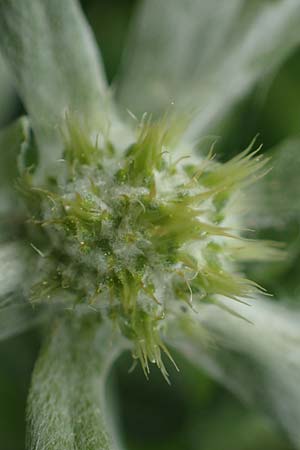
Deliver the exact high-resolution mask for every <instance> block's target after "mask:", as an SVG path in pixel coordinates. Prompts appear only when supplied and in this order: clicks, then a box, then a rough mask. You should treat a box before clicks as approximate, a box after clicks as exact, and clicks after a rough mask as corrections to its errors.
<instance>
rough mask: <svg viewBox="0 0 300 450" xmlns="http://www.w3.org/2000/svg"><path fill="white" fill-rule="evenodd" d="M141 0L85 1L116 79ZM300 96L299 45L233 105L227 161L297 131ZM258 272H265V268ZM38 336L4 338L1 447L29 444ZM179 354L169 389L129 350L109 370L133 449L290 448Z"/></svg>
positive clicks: (289, 280)
mask: <svg viewBox="0 0 300 450" xmlns="http://www.w3.org/2000/svg"><path fill="white" fill-rule="evenodd" d="M136 3H137V2H136V1H134V0H110V1H108V0H107V1H105V0H101V1H99V0H82V6H83V9H84V11H85V13H86V15H87V17H88V20H89V21H90V23H91V25H92V28H93V29H94V32H95V34H96V38H97V40H98V43H99V46H100V48H101V50H102V56H103V59H104V63H105V67H106V72H107V77H108V79H109V80H110V81H113V80H114V78H115V76H116V73H117V70H118V66H119V63H120V57H121V52H122V49H123V45H124V41H125V36H126V33H127V30H128V26H129V20H130V17H131V15H132V13H133V10H134V6H135V4H136ZM299 99H300V49H299V50H298V51H296V52H295V53H294V54H293V55H291V56H290V57H289V59H288V60H287V61H286V62H285V64H284V65H283V67H281V69H280V70H279V71H278V72H277V74H275V76H274V74H273V77H272V78H267V79H266V80H265V82H264V84H263V85H260V86H259V87H255V88H254V89H253V90H252V91H251V93H250V94H249V95H248V97H247V98H246V99H245V100H243V102H241V103H239V104H238V105H237V106H236V107H235V109H234V111H233V112H232V114H231V116H230V118H227V120H226V123H222V124H220V126H219V127H218V129H217V130H215V132H216V134H217V135H220V136H221V138H220V139H219V142H218V145H217V151H218V153H219V155H220V157H221V158H222V159H224V160H225V159H227V158H229V157H230V156H232V155H233V154H235V153H236V152H238V151H240V150H241V149H242V148H244V147H246V146H247V144H248V143H249V141H250V140H251V139H252V138H253V136H255V135H256V134H257V133H259V134H260V141H261V142H263V143H264V149H265V151H268V150H269V149H270V148H272V147H273V146H274V145H276V144H278V143H279V142H281V141H282V140H284V139H286V138H287V137H289V136H291V135H297V134H298V133H299V117H300V101H299ZM0 108H1V109H2V111H1V113H0V122H1V125H3V124H5V123H8V122H9V121H10V120H11V119H12V118H13V117H15V116H17V115H20V114H21V113H22V111H23V108H22V105H21V103H20V102H19V100H17V99H16V100H15V102H14V103H13V104H9V105H7V104H2V103H1V102H0ZM291 233H292V234H293V233H294V236H297V235H298V227H297V226H294V228H293V224H291ZM274 237H278V236H274ZM279 237H280V238H281V236H279ZM246 269H247V268H246ZM249 270H251V268H249ZM259 270H260V271H261V270H266V269H264V266H262V268H261V269H259ZM259 270H258V272H259ZM268 270H272V268H271V269H270V268H268ZM274 270H276V267H275V266H274ZM296 276H297V274H294V273H293V269H292V268H291V267H287V268H286V269H285V271H283V272H281V273H280V274H279V277H278V278H277V283H276V284H275V283H274V282H272V281H270V282H269V285H268V286H267V287H268V289H269V290H270V291H271V292H277V291H278V290H279V285H280V286H281V288H282V286H283V284H285V288H286V290H287V291H288V292H292V291H293V290H295V289H296V288H295V282H294V281H295V277H296ZM270 280H272V278H271V277H270ZM40 338H41V336H40V333H39V331H38V330H36V331H34V332H31V333H27V334H25V335H22V336H20V337H17V338H14V339H10V340H9V341H5V342H2V343H0V359H1V368H0V450H23V449H24V441H25V407H26V395H27V392H28V388H29V382H30V374H31V370H32V367H33V364H34V361H35V358H36V356H37V352H38V349H39V345H40ZM175 359H176V361H177V364H178V365H179V367H180V373H177V372H175V371H174V369H173V368H172V367H170V368H169V370H170V375H171V381H172V385H171V386H168V385H167V383H166V382H165V381H164V380H163V378H162V376H161V374H160V373H159V372H158V371H156V370H155V369H153V373H152V376H151V380H150V381H147V380H146V379H145V378H144V376H143V374H142V372H141V370H140V368H139V367H137V368H136V369H135V371H134V372H133V373H131V374H128V370H129V368H130V366H131V359H130V357H129V356H128V355H124V356H123V357H122V358H121V359H120V360H119V362H118V364H117V366H116V367H115V369H114V371H113V373H112V374H111V383H112V384H113V385H115V386H116V388H117V392H118V398H117V409H118V411H119V422H120V428H121V430H122V433H123V438H124V443H125V446H126V448H127V449H128V450H179V449H180V450H289V449H292V447H291V446H290V444H289V443H288V439H287V437H286V436H285V435H284V434H283V432H282V431H281V430H279V429H278V428H276V427H275V426H274V424H273V423H271V422H270V421H269V420H268V419H267V418H266V417H263V416H262V415H260V414H259V413H258V412H257V411H255V410H254V409H253V408H249V407H247V406H245V405H243V404H241V403H240V402H239V401H238V400H237V399H236V398H235V397H234V396H232V395H231V394H230V393H229V392H228V391H226V390H225V389H224V388H223V387H221V386H220V385H218V384H217V383H215V382H214V381H212V380H211V379H210V378H209V377H207V376H206V375H205V374H204V373H200V372H199V371H198V370H196V369H194V368H193V367H192V366H190V365H189V364H188V363H186V362H185V361H183V360H182V359H181V358H180V357H179V355H178V356H176V355H175ZM58 450H62V449H58ZM87 450H92V449H87Z"/></svg>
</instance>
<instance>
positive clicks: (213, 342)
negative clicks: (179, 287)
mask: <svg viewBox="0 0 300 450" xmlns="http://www.w3.org/2000/svg"><path fill="white" fill-rule="evenodd" d="M223 305H224V307H225V308H227V307H228V306H230V309H231V310H233V311H234V312H235V313H236V314H238V315H240V316H242V317H243V318H244V319H246V320H248V321H249V322H250V323H247V322H246V321H245V320H243V319H241V318H239V317H235V316H234V315H233V314H229V313H228V312H227V311H225V310H223V309H220V308H216V307H214V306H209V307H204V308H203V309H201V310H200V312H199V315H198V316H197V317H196V316H195V322H196V323H195V328H193V327H190V326H185V327H184V333H183V334H182V335H180V336H178V329H180V327H178V328H177V331H176V332H174V335H173V339H174V340H173V345H174V347H175V348H177V349H178V350H179V351H181V352H182V353H183V355H184V356H185V357H186V358H188V359H189V360H190V361H191V362H192V363H193V364H195V365H196V366H198V367H200V368H203V369H204V370H205V371H206V372H208V373H209V374H210V375H211V376H212V377H213V378H215V379H216V380H217V381H219V382H220V383H222V384H224V385H225V386H226V387H228V388H229V389H230V390H232V391H233V392H234V393H235V394H237V395H238V396H239V397H241V398H242V399H243V400H244V401H246V402H248V403H251V404H252V406H254V407H255V408H260V409H261V410H262V411H264V412H265V413H267V414H268V415H269V416H271V417H273V418H274V419H275V420H276V421H277V422H278V423H279V424H280V425H281V426H282V428H283V429H285V431H286V432H288V433H289V436H290V438H291V440H292V441H293V442H294V444H295V446H296V448H300V445H299V442H300V432H299V422H300V391H299V383H300V350H299V348H300V347H299V343H300V332H299V319H300V312H299V310H297V309H292V308H288V307H287V306H285V305H280V304H276V303H274V302H271V301H266V300H263V299H258V300H255V301H254V300H253V302H252V303H251V305H250V306H247V305H242V304H234V305H232V304H230V305H228V302H227V301H226V300H224V301H223ZM177 325H178V324H177ZM181 327H182V325H181ZM198 327H201V329H202V331H203V333H204V336H205V333H206V336H207V338H208V339H207V340H205V339H203V334H201V333H199V328H198ZM176 335H177V337H176Z"/></svg>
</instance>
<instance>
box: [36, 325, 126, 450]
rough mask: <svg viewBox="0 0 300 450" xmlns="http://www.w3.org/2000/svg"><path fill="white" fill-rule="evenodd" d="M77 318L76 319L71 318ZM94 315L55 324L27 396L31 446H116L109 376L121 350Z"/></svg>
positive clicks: (70, 449) (56, 449)
mask: <svg viewBox="0 0 300 450" xmlns="http://www.w3.org/2000/svg"><path fill="white" fill-rule="evenodd" d="M73 319H74V318H73ZM113 340H114V339H113V336H112V334H111V330H108V329H107V327H106V325H104V324H99V322H97V320H95V318H94V317H92V318H91V317H89V318H88V319H84V320H81V321H80V322H79V321H78V322H77V323H76V324H73V323H71V321H68V320H66V319H63V320H59V321H58V322H56V323H55V326H54V328H53V329H52V332H51V334H50V336H49V337H48V339H47V341H46V342H45V344H44V346H43V348H42V350H41V354H40V357H39V359H38V361H37V363H36V367H35V369H34V373H33V378H32V385H31V390H30V394H29V399H28V417H27V421H28V448H29V449H30V450H75V449H76V450H100V449H101V450H114V449H115V448H116V447H115V445H114V443H113V441H112V438H111V436H109V432H108V429H107V428H108V427H107V424H106V419H105V414H106V405H105V399H104V388H105V380H106V375H107V372H108V369H109V367H110V365H111V364H112V362H113V361H114V359H115V358H116V357H117V356H118V355H119V353H120V351H121V345H120V343H119V342H118V343H117V342H113Z"/></svg>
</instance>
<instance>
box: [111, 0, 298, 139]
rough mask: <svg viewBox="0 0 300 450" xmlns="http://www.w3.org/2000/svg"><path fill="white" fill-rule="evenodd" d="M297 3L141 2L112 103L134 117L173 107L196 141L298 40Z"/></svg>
mask: <svg viewBox="0 0 300 450" xmlns="http://www.w3.org/2000/svg"><path fill="white" fill-rule="evenodd" d="M299 20H300V3H299V1H298V0H284V1H268V0H258V1H248V0H230V1H226V2H220V1H219V0H165V1H163V2H162V1H160V0H144V1H143V2H142V4H141V7H140V8H139V10H138V13H137V16H136V20H135V21H134V24H133V29H132V33H131V35H130V39H129V45H128V48H127V52H126V53H125V58H124V64H123V71H122V77H121V79H120V84H119V99H120V102H121V103H122V105H124V106H125V107H126V108H129V109H130V110H131V111H133V113H135V114H142V113H144V112H145V111H147V112H150V113H155V114H157V113H159V114H161V113H162V112H164V111H165V110H166V109H169V108H170V105H171V102H175V107H176V108H177V110H180V109H182V110H183V111H184V112H186V111H187V112H189V113H190V112H193V113H194V120H193V121H192V123H191V126H190V129H189V133H190V136H191V137H197V136H200V135H201V134H203V133H204V132H205V130H207V128H208V126H210V125H212V124H213V125H215V124H216V121H217V120H219V119H221V118H222V117H224V115H226V114H227V112H228V110H229V108H230V107H231V106H232V104H233V103H234V102H235V101H236V100H238V99H239V98H240V97H242V96H243V95H245V93H246V92H247V91H248V90H249V89H250V88H251V86H253V84H254V83H256V82H257V81H259V80H261V79H262V78H263V77H264V76H265V74H267V73H268V72H270V71H271V70H273V69H274V68H275V67H276V66H278V65H279V64H280V63H282V61H283V60H284V59H285V58H286V57H287V55H288V54H289V53H290V52H291V51H292V50H293V49H294V48H295V47H296V45H298V44H299V42H300V28H299Z"/></svg>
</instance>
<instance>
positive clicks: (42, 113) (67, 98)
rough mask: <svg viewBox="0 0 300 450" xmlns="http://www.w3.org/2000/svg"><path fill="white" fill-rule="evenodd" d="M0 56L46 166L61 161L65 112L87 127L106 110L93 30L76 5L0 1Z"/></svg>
mask: <svg viewBox="0 0 300 450" xmlns="http://www.w3.org/2000/svg"><path fill="white" fill-rule="evenodd" d="M0 28H1V41H0V50H1V51H2V52H3V55H4V56H5V57H6V60H7V62H8V65H9V67H10V69H11V72H12V75H13V80H14V82H15V84H16V87H17V89H18V92H19V94H20V96H21V98H22V100H23V102H24V103H25V106H26V109H27V111H28V113H29V115H30V117H31V119H32V124H33V128H34V130H35V133H36V136H37V140H38V143H39V146H40V148H42V149H43V152H44V154H43V161H42V163H43V165H44V167H45V166H46V165H47V163H48V161H55V159H56V158H59V157H60V151H61V146H60V144H59V139H58V136H59V132H58V130H57V126H59V125H60V123H61V120H62V117H63V115H64V113H65V111H66V109H70V110H72V111H78V112H79V113H80V114H81V115H82V117H84V119H85V120H86V121H87V123H90V122H93V121H94V122H95V121H97V120H99V114H100V113H101V111H102V112H103V111H104V110H105V109H106V105H105V100H104V96H105V89H106V83H105V80H104V76H103V71H102V67H101V64H100V61H99V55H98V53H97V50H96V47H95V42H94V40H93V37H92V34H91V30H90V28H89V26H88V24H87V23H86V21H85V19H84V17H83V15H82V13H81V11H80V7H79V5H78V2H77V1H76V0H64V1H63V2H62V1H60V0H51V1H47V0H5V1H3V0H2V1H0Z"/></svg>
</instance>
